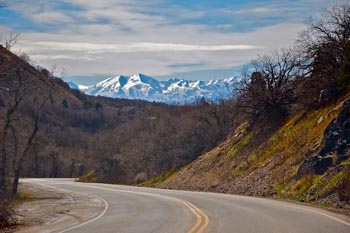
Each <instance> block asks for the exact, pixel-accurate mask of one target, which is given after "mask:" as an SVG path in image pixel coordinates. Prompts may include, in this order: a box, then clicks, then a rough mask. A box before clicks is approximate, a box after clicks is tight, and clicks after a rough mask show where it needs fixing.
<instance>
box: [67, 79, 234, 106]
mask: <svg viewBox="0 0 350 233" xmlns="http://www.w3.org/2000/svg"><path fill="white" fill-rule="evenodd" d="M236 82H237V78H234V77H231V78H227V79H222V80H210V81H199V80H197V81H190V80H184V79H170V80H168V81H158V80H156V79H154V78H152V77H149V76H146V75H144V74H136V75H132V76H129V77H128V76H114V77H110V78H107V79H105V80H103V81H101V82H99V83H97V84H95V85H91V86H82V85H76V84H75V83H72V82H68V85H69V86H70V87H71V88H72V89H79V90H80V91H82V92H84V93H86V94H88V95H92V96H105V97H112V98H124V99H142V100H147V101H156V102H164V103H168V104H190V103H193V102H195V101H196V100H198V99H201V98H203V97H204V98H205V99H206V100H207V101H214V102H217V101H219V100H220V99H227V98H229V97H230V96H231V95H232V91H233V87H234V85H235V83H236Z"/></svg>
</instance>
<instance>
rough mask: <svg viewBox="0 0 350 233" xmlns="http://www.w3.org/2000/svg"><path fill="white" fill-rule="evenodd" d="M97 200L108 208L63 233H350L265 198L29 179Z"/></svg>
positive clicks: (344, 224)
mask: <svg viewBox="0 0 350 233" xmlns="http://www.w3.org/2000/svg"><path fill="white" fill-rule="evenodd" d="M25 182H32V183H38V184H42V185H47V186H50V187H55V188H59V189H64V190H69V191H73V192H80V193H86V194H90V195H96V196H97V197H99V198H100V199H101V200H102V201H103V202H104V203H105V209H104V211H102V212H101V213H99V215H98V216H97V217H95V218H94V219H90V220H89V221H87V222H83V223H79V224H76V225H74V226H67V227H66V228H65V230H60V231H57V232H59V233H64V232H70V233H76V232H82V233H89V232H91V233H97V232H98V233H105V232H106V233H109V232H113V233H117V232H121V233H181V232H187V233H202V232H207V233H219V232H220V233H221V232H222V233H349V232H350V219H349V218H347V217H345V216H342V215H336V214H333V213H330V212H327V211H324V210H320V209H316V208H312V207H306V206H302V205H297V204H292V203H288V202H282V201H275V200H269V199H263V198H254V197H245V196H236V195H227V194H217V193H202V192H186V191H175V190H161V189H151V188H141V187H130V186H121V185H108V184H90V183H89V184H86V183H77V182H74V181H73V180H72V179H25Z"/></svg>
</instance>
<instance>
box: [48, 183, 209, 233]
mask: <svg viewBox="0 0 350 233" xmlns="http://www.w3.org/2000/svg"><path fill="white" fill-rule="evenodd" d="M63 184H65V183H63ZM77 185H78V184H76V183H75V184H74V186H77ZM79 185H81V186H83V187H90V188H95V189H102V190H108V191H113V192H121V193H133V194H139V195H145V196H151V197H157V198H162V199H167V200H170V201H174V202H178V203H180V204H182V205H184V206H186V207H187V208H188V209H189V210H190V211H191V212H192V213H193V215H194V216H195V218H196V222H195V224H194V225H193V227H192V228H191V229H190V230H188V231H187V233H204V232H205V230H206V229H207V227H208V225H209V217H208V216H207V215H206V214H205V213H204V212H203V211H202V210H201V209H199V208H198V207H197V206H195V205H194V204H192V203H191V202H188V201H185V200H183V199H180V198H175V197H171V196H166V195H163V194H158V193H149V192H142V191H131V190H120V189H113V188H106V187H98V186H96V185H95V186H93V185H88V184H79ZM49 187H51V186H49ZM54 188H55V187H54ZM106 205H107V206H108V204H107V203H106ZM103 215H104V213H103V214H102V215H101V216H99V217H98V218H101V217H102V216H103ZM94 220H97V219H93V221H94ZM88 222H89V223H90V221H88ZM79 226H80V225H79Z"/></svg>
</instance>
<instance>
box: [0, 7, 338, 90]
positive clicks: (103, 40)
mask: <svg viewBox="0 0 350 233" xmlns="http://www.w3.org/2000/svg"><path fill="white" fill-rule="evenodd" d="M341 2H343V1H329V0H308V1H306V0H294V1H292V0H280V1H271V0H270V1H267V0H260V1H243V0H220V1H218V0H210V1H209V0H187V1H183V0H182V1H180V0H99V1H95V0H50V1H47V0H9V1H8V7H7V8H4V9H0V33H1V35H2V42H3V41H4V38H6V37H8V35H10V34H11V33H21V36H20V38H19V41H18V43H17V44H16V46H15V47H14V48H13V50H14V51H15V52H17V53H23V52H25V53H27V54H28V55H29V56H30V57H31V59H32V60H33V62H35V63H36V64H39V65H42V66H45V67H48V68H51V67H56V72H57V74H60V73H62V74H64V75H63V78H64V79H66V80H71V81H74V82H77V83H79V84H92V83H95V82H97V81H100V80H101V79H104V78H106V77H108V76H111V75H117V74H124V75H131V74H134V73H144V74H147V75H150V76H153V77H156V78H158V79H167V78H171V77H184V78H187V79H202V80H208V79H216V78H226V77H229V76H232V75H235V74H237V70H238V69H237V67H240V66H242V65H244V64H246V63H247V62H249V61H250V60H251V59H253V58H254V57H255V56H256V55H257V54H263V53H266V52H267V51H271V50H274V49H279V48H282V47H290V46H292V44H293V41H294V40H295V39H296V38H297V34H298V32H300V31H301V30H302V29H303V28H304V27H305V25H304V22H305V20H306V18H307V17H308V16H312V15H314V16H317V15H319V14H320V12H322V10H324V9H326V8H328V7H331V6H332V5H334V4H336V3H341ZM63 70H64V72H61V71H63Z"/></svg>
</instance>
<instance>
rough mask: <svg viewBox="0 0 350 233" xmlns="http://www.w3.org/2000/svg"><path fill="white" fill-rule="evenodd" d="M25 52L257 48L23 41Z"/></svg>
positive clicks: (248, 46)
mask: <svg viewBox="0 0 350 233" xmlns="http://www.w3.org/2000/svg"><path fill="white" fill-rule="evenodd" d="M21 45H22V46H23V47H22V50H23V51H24V52H34V51H38V50H39V51H40V50H42V51H43V52H45V51H46V50H47V51H52V52H60V51H66V52H85V53H93V54H98V53H137V52H164V51H174V52H176V51H225V50H245V49H257V48H258V47H257V46H252V45H194V44H175V43H146V42H144V43H125V44H104V43H88V42H85V43H84V42H30V41H22V42H21Z"/></svg>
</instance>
